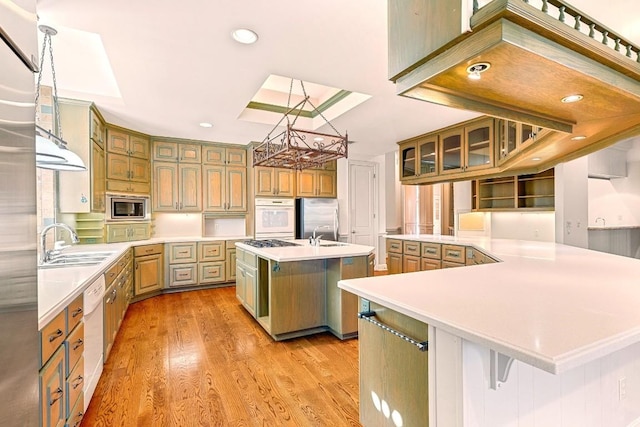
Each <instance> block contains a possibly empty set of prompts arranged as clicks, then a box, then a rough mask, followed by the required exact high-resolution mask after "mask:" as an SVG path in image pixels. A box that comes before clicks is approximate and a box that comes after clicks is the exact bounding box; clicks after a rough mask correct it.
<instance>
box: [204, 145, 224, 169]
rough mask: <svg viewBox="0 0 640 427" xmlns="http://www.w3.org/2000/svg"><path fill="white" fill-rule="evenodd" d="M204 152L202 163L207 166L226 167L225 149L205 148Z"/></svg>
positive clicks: (216, 147)
mask: <svg viewBox="0 0 640 427" xmlns="http://www.w3.org/2000/svg"><path fill="white" fill-rule="evenodd" d="M202 151H203V152H202V163H205V164H207V165H220V166H224V165H225V162H226V151H225V148H224V147H219V146H206V147H203V149H202Z"/></svg>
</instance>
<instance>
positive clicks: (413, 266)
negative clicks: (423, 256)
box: [402, 255, 422, 273]
mask: <svg viewBox="0 0 640 427" xmlns="http://www.w3.org/2000/svg"><path fill="white" fill-rule="evenodd" d="M421 267H422V263H421V261H420V257H417V256H412V255H404V256H403V257H402V272H403V273H411V272H414V271H420V270H421Z"/></svg>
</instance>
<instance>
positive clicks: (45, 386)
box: [40, 346, 66, 427]
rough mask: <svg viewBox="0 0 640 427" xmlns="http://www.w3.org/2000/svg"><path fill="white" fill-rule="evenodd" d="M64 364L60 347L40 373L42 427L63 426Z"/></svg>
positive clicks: (64, 400)
mask: <svg viewBox="0 0 640 427" xmlns="http://www.w3.org/2000/svg"><path fill="white" fill-rule="evenodd" d="M64 364H65V360H64V346H61V347H60V348H58V350H57V351H56V352H55V353H54V355H53V356H52V357H51V359H50V360H49V362H47V364H46V365H45V366H44V367H43V368H42V370H41V371H40V405H41V408H40V410H41V418H42V425H43V426H46V427H53V426H55V427H62V426H64V422H65V419H66V414H65V410H66V408H65V404H66V399H65V393H64V389H65V384H64V378H65V375H64Z"/></svg>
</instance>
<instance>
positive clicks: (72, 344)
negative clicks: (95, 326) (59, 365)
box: [65, 323, 84, 377]
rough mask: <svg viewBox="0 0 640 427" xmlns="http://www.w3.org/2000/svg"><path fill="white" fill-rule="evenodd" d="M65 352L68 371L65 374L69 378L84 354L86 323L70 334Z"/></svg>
mask: <svg viewBox="0 0 640 427" xmlns="http://www.w3.org/2000/svg"><path fill="white" fill-rule="evenodd" d="M65 351H66V356H67V370H66V371H65V372H66V374H67V377H68V376H69V373H70V372H71V371H72V370H73V369H74V367H75V366H76V363H78V360H80V358H81V357H82V353H84V323H80V324H79V325H78V326H77V327H76V328H75V329H74V330H73V332H71V333H70V334H69V336H68V337H67V339H66V340H65Z"/></svg>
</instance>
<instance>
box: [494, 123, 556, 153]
mask: <svg viewBox="0 0 640 427" xmlns="http://www.w3.org/2000/svg"><path fill="white" fill-rule="evenodd" d="M496 123H497V124H496V126H498V130H497V140H498V143H497V144H498V153H497V155H498V164H502V163H504V162H505V161H507V160H508V159H510V158H511V157H512V156H513V155H514V154H515V153H517V152H519V151H520V150H521V149H522V148H524V147H526V146H527V145H529V144H531V143H532V142H534V141H535V140H536V139H537V138H539V137H541V136H542V135H545V134H546V133H547V132H548V129H543V128H541V127H538V126H534V125H530V124H527V123H519V122H514V121H511V120H502V119H501V120H497V122H496Z"/></svg>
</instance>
